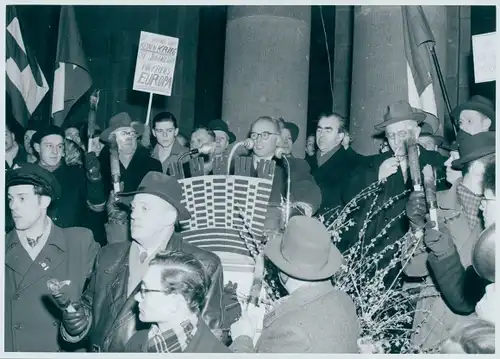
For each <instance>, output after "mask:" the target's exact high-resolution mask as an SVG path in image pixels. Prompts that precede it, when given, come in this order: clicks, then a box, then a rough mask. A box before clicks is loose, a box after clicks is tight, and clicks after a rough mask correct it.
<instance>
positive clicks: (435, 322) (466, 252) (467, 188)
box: [407, 131, 495, 348]
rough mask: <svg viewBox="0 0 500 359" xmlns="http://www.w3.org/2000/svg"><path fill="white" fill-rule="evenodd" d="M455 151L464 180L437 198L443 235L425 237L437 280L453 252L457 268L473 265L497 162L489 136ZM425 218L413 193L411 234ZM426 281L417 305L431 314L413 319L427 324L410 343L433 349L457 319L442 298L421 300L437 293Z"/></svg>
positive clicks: (479, 136) (428, 232)
mask: <svg viewBox="0 0 500 359" xmlns="http://www.w3.org/2000/svg"><path fill="white" fill-rule="evenodd" d="M458 151H459V152H460V158H459V159H457V160H454V161H453V162H452V166H453V167H454V168H455V169H457V170H461V171H462V176H463V177H462V178H461V179H459V180H458V181H456V182H455V183H454V184H453V186H452V187H451V188H450V189H449V190H447V191H440V192H438V193H437V204H438V217H439V219H440V222H443V223H439V231H440V232H442V233H444V234H443V235H440V234H439V233H436V232H435V231H433V230H431V229H427V230H426V233H425V235H424V240H425V244H426V246H427V248H428V250H429V251H430V254H429V256H428V262H429V264H430V265H431V268H437V270H438V274H442V271H441V270H442V268H441V267H443V266H445V267H446V265H447V264H449V263H447V260H449V259H450V258H451V260H453V258H452V257H449V255H451V254H452V253H453V249H454V248H456V250H457V252H458V256H459V259H460V261H461V263H462V264H463V265H464V266H465V267H468V266H469V265H471V258H472V251H473V247H474V244H475V243H476V240H477V238H478V236H479V234H480V233H481V231H482V230H483V229H484V226H483V223H482V221H481V217H480V207H481V203H482V202H484V195H485V191H484V183H485V182H484V178H485V171H486V168H487V167H489V166H491V165H492V164H494V161H495V133H494V132H490V131H488V132H480V133H478V134H476V135H473V136H469V137H467V138H466V139H465V140H463V142H462V143H460V146H459V148H458ZM490 171H491V170H490ZM488 195H491V193H488ZM483 205H484V203H483ZM425 213H426V207H425V195H423V194H422V193H417V192H414V193H412V195H411V196H410V200H409V202H408V206H407V215H408V217H409V218H410V222H411V225H412V228H415V229H416V228H419V227H420V228H422V227H424V225H425ZM487 213H488V212H487ZM485 218H488V220H487V222H488V223H487V224H490V223H489V222H490V221H491V214H490V213H488V214H487V216H485ZM432 263H433V264H432ZM422 271H424V269H422ZM425 281H426V283H428V284H429V287H427V288H426V289H424V290H423V291H422V293H421V297H422V299H421V300H420V301H419V303H418V305H419V306H420V307H422V308H424V309H426V308H432V311H431V315H430V316H429V318H425V317H426V316H425V315H416V316H415V322H414V325H415V326H417V325H420V323H421V322H422V321H423V320H424V319H426V320H425V323H424V324H423V326H422V328H421V329H420V334H419V335H416V336H415V338H414V341H415V343H417V344H422V345H424V347H426V348H432V347H433V346H434V345H436V344H437V343H438V342H439V340H440V339H444V338H445V337H446V335H448V334H449V331H450V330H451V329H452V328H453V327H454V326H455V325H456V323H457V321H458V320H460V318H459V316H457V315H455V314H454V313H453V312H452V310H451V309H449V308H448V305H447V304H445V302H444V301H443V300H442V299H441V298H439V297H438V298H425V296H426V295H427V296H428V295H429V293H430V294H435V293H436V288H435V287H434V284H435V283H434V282H433V280H432V278H431V277H430V276H427V277H425ZM475 292H476V293H477V291H475Z"/></svg>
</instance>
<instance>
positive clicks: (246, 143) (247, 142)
mask: <svg viewBox="0 0 500 359" xmlns="http://www.w3.org/2000/svg"><path fill="white" fill-rule="evenodd" d="M241 143H243V146H244V147H245V148H246V149H247V150H252V149H253V148H254V146H255V142H254V141H253V140H252V139H251V138H247V139H246V140H244V141H243V142H241Z"/></svg>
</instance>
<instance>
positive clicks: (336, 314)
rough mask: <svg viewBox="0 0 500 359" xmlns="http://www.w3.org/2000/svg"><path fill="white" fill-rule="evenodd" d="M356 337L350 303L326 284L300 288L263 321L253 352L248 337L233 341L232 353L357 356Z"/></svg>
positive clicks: (358, 331) (357, 326)
mask: <svg viewBox="0 0 500 359" xmlns="http://www.w3.org/2000/svg"><path fill="white" fill-rule="evenodd" d="M359 334H360V327H359V321H358V317H357V315H356V308H355V306H354V303H353V301H352V299H351V298H350V297H349V296H348V295H347V294H345V293H343V292H341V291H338V290H336V289H334V288H333V286H332V285H331V284H330V282H325V283H321V284H318V285H315V286H311V287H303V288H300V289H298V290H296V291H295V292H293V293H292V294H291V295H290V296H288V297H285V298H284V299H283V301H282V302H281V303H278V304H276V307H275V308H274V309H273V310H271V311H270V312H269V313H268V314H266V315H265V317H264V323H263V328H262V334H261V336H260V338H259V340H258V341H257V344H256V345H255V348H253V343H252V340H251V338H250V337H248V336H240V337H238V338H235V339H234V342H233V343H232V344H231V346H230V349H231V350H232V351H233V352H237V353H238V352H246V353H249V352H254V353H357V352H358V346H357V340H358V338H359Z"/></svg>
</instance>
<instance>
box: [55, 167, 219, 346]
mask: <svg viewBox="0 0 500 359" xmlns="http://www.w3.org/2000/svg"><path fill="white" fill-rule="evenodd" d="M120 198H121V199H122V200H123V202H124V204H126V205H130V208H131V224H130V230H131V235H132V238H133V241H132V243H130V242H121V243H113V244H108V245H107V246H105V247H103V249H102V250H101V252H100V253H99V256H98V258H97V260H96V266H95V270H94V273H93V275H92V278H91V280H90V284H89V286H88V288H87V290H86V291H85V293H84V295H83V297H82V298H81V300H79V301H78V302H77V303H76V306H77V307H79V308H80V310H78V311H77V312H76V313H72V314H71V315H72V317H71V318H68V320H66V321H64V322H63V327H61V333H62V335H63V338H64V339H65V340H67V341H69V342H72V343H76V342H79V341H81V340H82V339H84V338H85V337H88V338H89V341H90V345H91V349H92V351H94V352H100V351H102V352H119V351H124V349H125V345H126V344H127V342H128V341H129V339H130V338H131V337H132V335H134V333H136V332H137V330H140V329H144V327H143V326H141V323H140V321H139V320H138V318H137V312H136V305H137V303H136V301H135V300H134V296H135V295H136V294H137V293H138V291H139V290H140V288H141V285H140V283H141V280H142V278H143V276H144V274H145V273H146V271H147V269H148V264H149V262H150V261H151V259H152V258H154V257H155V255H156V254H157V253H158V252H159V251H164V250H169V251H170V250H178V251H182V252H185V253H190V254H193V255H194V256H195V257H196V258H197V259H198V260H200V261H201V262H202V264H203V266H204V269H205V270H206V272H207V275H208V276H209V277H210V286H209V289H208V292H207V295H206V303H205V305H204V307H203V309H202V311H201V318H203V320H205V322H206V324H207V325H208V326H209V328H210V329H212V330H217V329H219V328H220V323H222V303H221V298H222V285H223V278H222V267H221V262H220V260H219V258H218V257H217V256H216V255H215V254H213V253H210V252H207V251H205V250H202V249H199V248H197V247H195V246H193V245H191V244H189V243H187V242H184V240H183V239H182V236H181V235H180V234H178V233H175V232H174V231H175V225H176V223H177V221H182V220H187V219H189V218H190V214H189V212H188V210H187V209H186V207H184V205H183V204H182V203H181V202H182V187H181V185H180V184H179V183H178V182H177V180H176V179H175V178H173V177H170V176H167V175H165V174H163V173H161V172H155V171H152V172H149V173H148V174H147V175H146V176H145V177H144V179H143V180H142V182H141V183H140V185H139V186H138V188H137V189H136V190H135V191H131V192H127V193H120Z"/></svg>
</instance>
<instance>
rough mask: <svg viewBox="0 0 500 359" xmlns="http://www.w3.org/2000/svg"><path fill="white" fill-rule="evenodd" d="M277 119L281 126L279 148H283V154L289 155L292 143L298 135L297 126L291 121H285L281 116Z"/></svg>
mask: <svg viewBox="0 0 500 359" xmlns="http://www.w3.org/2000/svg"><path fill="white" fill-rule="evenodd" d="M278 121H279V122H280V128H281V131H280V132H281V139H282V144H281V148H282V149H283V151H284V153H285V154H287V155H289V156H290V155H291V154H292V149H293V144H294V143H295V141H297V138H298V137H299V126H297V125H296V124H294V123H293V122H288V121H285V120H284V119H283V118H281V117H280V118H279V119H278Z"/></svg>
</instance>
